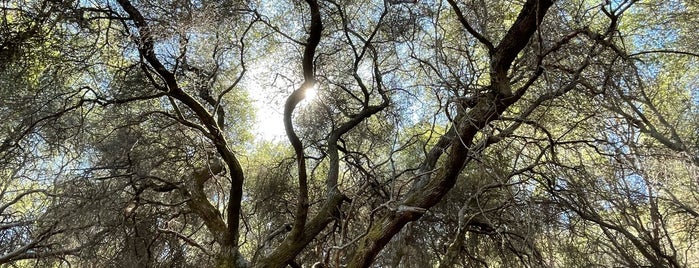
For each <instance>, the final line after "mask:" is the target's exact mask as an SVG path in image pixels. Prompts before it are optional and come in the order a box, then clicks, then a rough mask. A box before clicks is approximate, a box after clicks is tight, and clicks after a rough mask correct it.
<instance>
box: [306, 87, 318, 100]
mask: <svg viewBox="0 0 699 268" xmlns="http://www.w3.org/2000/svg"><path fill="white" fill-rule="evenodd" d="M317 95H318V83H314V84H313V86H312V87H309V88H307V89H306V92H305V94H304V96H303V100H304V101H306V102H309V101H312V100H314V99H315V98H316V96H317Z"/></svg>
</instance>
